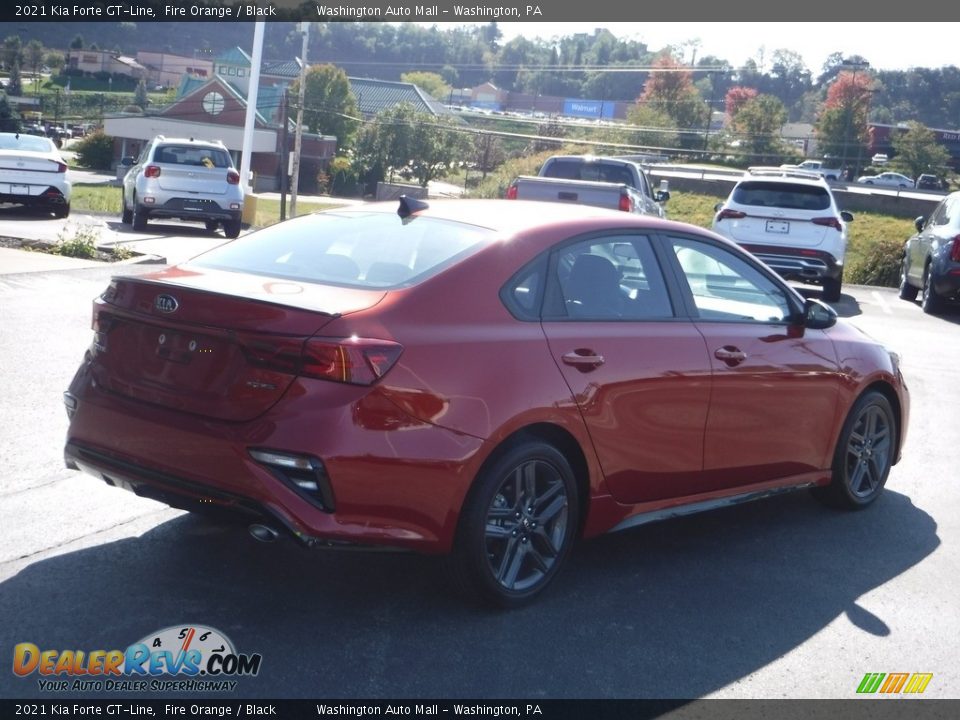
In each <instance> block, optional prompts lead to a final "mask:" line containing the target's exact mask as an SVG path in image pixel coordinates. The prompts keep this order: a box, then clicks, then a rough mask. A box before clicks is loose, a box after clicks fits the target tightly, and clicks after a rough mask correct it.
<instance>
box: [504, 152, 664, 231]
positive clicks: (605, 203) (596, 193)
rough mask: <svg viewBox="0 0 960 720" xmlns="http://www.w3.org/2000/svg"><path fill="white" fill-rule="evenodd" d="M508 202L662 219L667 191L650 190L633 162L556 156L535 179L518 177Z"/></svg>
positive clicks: (544, 165)
mask: <svg viewBox="0 0 960 720" xmlns="http://www.w3.org/2000/svg"><path fill="white" fill-rule="evenodd" d="M506 197H507V199H510V200H545V201H550V202H568V203H576V204H580V205H594V206H596V207H606V208H610V209H613V210H623V211H625V212H633V213H639V214H641V215H653V216H655V217H665V216H666V212H665V211H664V208H663V204H664V203H666V201H667V200H669V199H670V193H669V191H668V190H666V188H662V189H658V190H653V189H652V187H651V185H650V181H649V179H648V178H647V175H646V173H645V172H644V171H643V169H642V168H641V167H640V166H639V165H638V164H637V163H635V162H632V161H630V160H623V159H620V158H612V157H595V156H591V155H556V156H554V157H551V158H549V159H548V160H547V161H546V162H545V163H544V164H543V167H542V168H541V169H540V174H539V175H538V176H536V177H533V176H529V175H521V176H520V177H518V178H516V179H515V180H514V181H513V183H512V184H511V185H510V187H509V188H508V189H507V195H506Z"/></svg>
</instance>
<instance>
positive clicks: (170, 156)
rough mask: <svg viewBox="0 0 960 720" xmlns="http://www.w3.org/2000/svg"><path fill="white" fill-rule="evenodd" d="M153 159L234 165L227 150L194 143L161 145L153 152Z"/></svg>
mask: <svg viewBox="0 0 960 720" xmlns="http://www.w3.org/2000/svg"><path fill="white" fill-rule="evenodd" d="M153 161H154V162H156V163H163V164H165V165H192V166H194V167H209V168H229V167H233V162H232V161H231V160H230V155H229V153H227V152H226V151H225V150H223V149H220V148H205V147H195V146H192V145H160V146H158V147H157V151H156V152H155V153H154V154H153Z"/></svg>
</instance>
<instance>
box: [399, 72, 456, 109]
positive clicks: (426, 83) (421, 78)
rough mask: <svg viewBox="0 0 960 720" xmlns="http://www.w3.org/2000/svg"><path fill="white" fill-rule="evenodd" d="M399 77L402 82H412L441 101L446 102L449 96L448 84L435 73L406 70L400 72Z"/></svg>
mask: <svg viewBox="0 0 960 720" xmlns="http://www.w3.org/2000/svg"><path fill="white" fill-rule="evenodd" d="M400 79H401V80H402V81H403V82H408V83H413V84H414V85H416V86H417V87H419V88H420V89H421V90H424V91H425V92H427V93H429V94H430V95H431V96H433V97H434V98H436V99H437V100H440V101H441V102H446V100H447V98H448V97H449V96H450V90H451V87H450V85H449V84H447V83H446V82H445V81H444V79H443V77H442V76H441V75H438V74H437V73H433V72H421V71H418V72H407V73H403V74H401V75H400Z"/></svg>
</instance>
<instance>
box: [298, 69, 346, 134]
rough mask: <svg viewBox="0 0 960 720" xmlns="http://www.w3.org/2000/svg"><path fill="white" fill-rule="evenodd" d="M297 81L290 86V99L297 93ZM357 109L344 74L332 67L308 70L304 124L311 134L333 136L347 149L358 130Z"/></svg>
mask: <svg viewBox="0 0 960 720" xmlns="http://www.w3.org/2000/svg"><path fill="white" fill-rule="evenodd" d="M299 86H300V81H299V79H298V80H297V81H295V82H294V83H293V85H292V86H291V87H290V97H292V98H296V97H297V93H298V92H299ZM359 114H360V113H359V110H358V109H357V100H356V98H355V97H354V96H353V91H352V90H351V89H350V82H349V81H348V80H347V74H346V73H345V72H344V71H343V70H341V69H340V68H338V67H336V66H335V65H330V64H325V65H314V66H313V67H311V68H310V69H309V70H307V77H306V91H305V94H304V110H303V122H304V124H306V125H307V126H308V127H309V128H310V130H311V132H315V133H318V134H323V135H336V137H337V141H338V144H339V145H340V146H341V147H345V146H348V145H349V144H350V142H351V141H352V139H353V136H354V134H355V133H356V131H357V124H358V120H357V117H358V116H359Z"/></svg>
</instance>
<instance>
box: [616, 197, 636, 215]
mask: <svg viewBox="0 0 960 720" xmlns="http://www.w3.org/2000/svg"><path fill="white" fill-rule="evenodd" d="M617 209H618V210H623V211H624V212H630V211H631V210H633V203H631V202H630V196H629V195H627V194H626V193H621V195H620V204H619V205H618V206H617Z"/></svg>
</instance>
